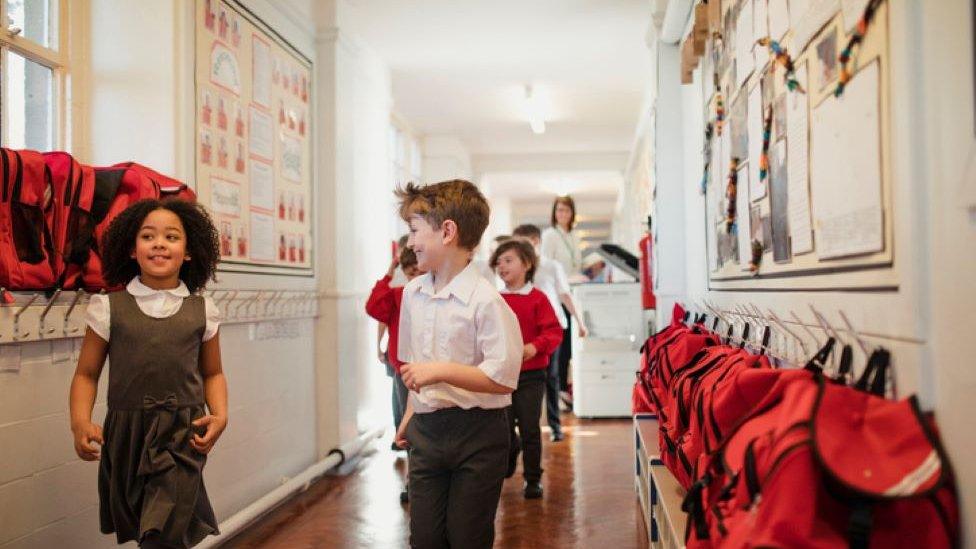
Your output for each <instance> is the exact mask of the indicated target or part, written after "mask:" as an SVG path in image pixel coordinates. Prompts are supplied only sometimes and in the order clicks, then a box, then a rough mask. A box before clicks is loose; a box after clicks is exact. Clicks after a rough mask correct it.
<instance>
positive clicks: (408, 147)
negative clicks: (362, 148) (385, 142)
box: [389, 119, 423, 186]
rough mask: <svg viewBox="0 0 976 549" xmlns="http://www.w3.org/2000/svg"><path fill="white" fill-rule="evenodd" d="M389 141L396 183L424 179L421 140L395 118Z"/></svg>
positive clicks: (417, 181) (418, 181)
mask: <svg viewBox="0 0 976 549" xmlns="http://www.w3.org/2000/svg"><path fill="white" fill-rule="evenodd" d="M389 143H390V144H389V147H390V161H391V164H392V175H393V182H394V184H395V185H397V186H400V185H403V184H405V183H407V182H410V181H413V182H414V183H420V182H421V181H422V179H423V170H422V169H421V168H422V167H421V161H422V154H421V149H420V140H419V139H418V138H417V137H415V136H414V135H412V134H411V133H410V132H408V131H407V130H406V129H404V128H403V127H402V126H401V125H400V124H399V123H398V121H397V120H396V119H394V120H393V122H392V123H391V124H390V133H389Z"/></svg>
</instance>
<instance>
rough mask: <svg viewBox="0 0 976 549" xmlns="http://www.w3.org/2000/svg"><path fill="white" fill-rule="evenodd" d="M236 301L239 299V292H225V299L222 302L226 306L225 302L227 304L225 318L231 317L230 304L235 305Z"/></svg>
mask: <svg viewBox="0 0 976 549" xmlns="http://www.w3.org/2000/svg"><path fill="white" fill-rule="evenodd" d="M235 299H237V290H228V291H225V292H224V297H223V298H222V299H221V300H220V303H221V304H224V302H225V301H226V302H227V303H226V304H224V316H229V315H230V304H231V303H233V302H234V300H235ZM215 305H216V304H215Z"/></svg>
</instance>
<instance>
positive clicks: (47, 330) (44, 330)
mask: <svg viewBox="0 0 976 549" xmlns="http://www.w3.org/2000/svg"><path fill="white" fill-rule="evenodd" d="M59 295H61V288H58V289H57V290H54V294H53V295H52V296H51V299H48V300H47V305H45V306H44V310H43V311H41V317H40V319H39V320H40V333H39V334H38V335H39V336H41V337H44V335H46V334H53V333H54V328H48V327H46V326H45V325H44V321H45V319H46V318H47V314H48V313H49V312H51V306H52V305H54V302H55V301H57V300H58V296H59Z"/></svg>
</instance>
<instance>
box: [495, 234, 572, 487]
mask: <svg viewBox="0 0 976 549" xmlns="http://www.w3.org/2000/svg"><path fill="white" fill-rule="evenodd" d="M537 264H538V258H537V257H536V255H535V251H534V250H533V249H532V246H531V245H530V244H529V243H528V242H525V241H524V240H509V241H507V242H503V243H502V244H501V245H499V246H498V248H497V249H496V250H495V253H494V254H492V256H491V267H492V268H493V269H495V270H496V271H497V272H498V276H499V277H500V278H501V279H502V282H504V283H505V288H504V289H503V290H502V291H501V293H502V298H504V299H505V302H506V303H508V306H509V307H511V308H512V311H514V312H515V317H516V318H518V322H519V328H520V329H521V331H522V341H523V342H524V343H525V345H524V347H523V351H522V373H521V374H519V380H518V388H517V389H515V392H514V393H512V406H511V407H510V408H509V414H508V426H509V434H510V438H511V450H510V451H509V454H508V456H509V459H508V474H507V475H506V477H511V476H512V475H513V474H515V467H516V464H517V462H518V454H519V450H520V449H521V450H522V452H523V453H522V475H523V476H524V477H525V487H524V491H523V495H524V496H525V498H526V499H536V498H541V497H542V482H541V480H542V466H541V463H542V431H541V430H540V429H539V420H540V418H541V416H542V398H543V393H544V392H545V383H546V369H547V367H548V366H549V357H550V355H552V353H553V351H555V350H556V348H558V347H559V344H560V343H561V342H562V340H563V328H562V326H560V324H559V321H558V320H556V313H555V312H554V311H553V309H552V305H551V304H550V303H549V299H548V298H547V297H546V296H545V294H543V293H542V292H541V291H539V290H538V289H536V288H534V287H533V286H532V277H533V275H534V274H535V270H536V265H537ZM516 424H518V432H519V436H516V434H515V426H516ZM520 439H521V440H520Z"/></svg>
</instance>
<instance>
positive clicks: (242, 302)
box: [228, 296, 248, 319]
mask: <svg viewBox="0 0 976 549" xmlns="http://www.w3.org/2000/svg"><path fill="white" fill-rule="evenodd" d="M235 298H236V296H235ZM247 303H248V300H247V299H243V298H242V299H241V300H240V302H238V303H237V306H236V307H234V318H235V319H238V318H240V317H241V307H243V306H244V305H247ZM228 308H230V306H229V305H228Z"/></svg>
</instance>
